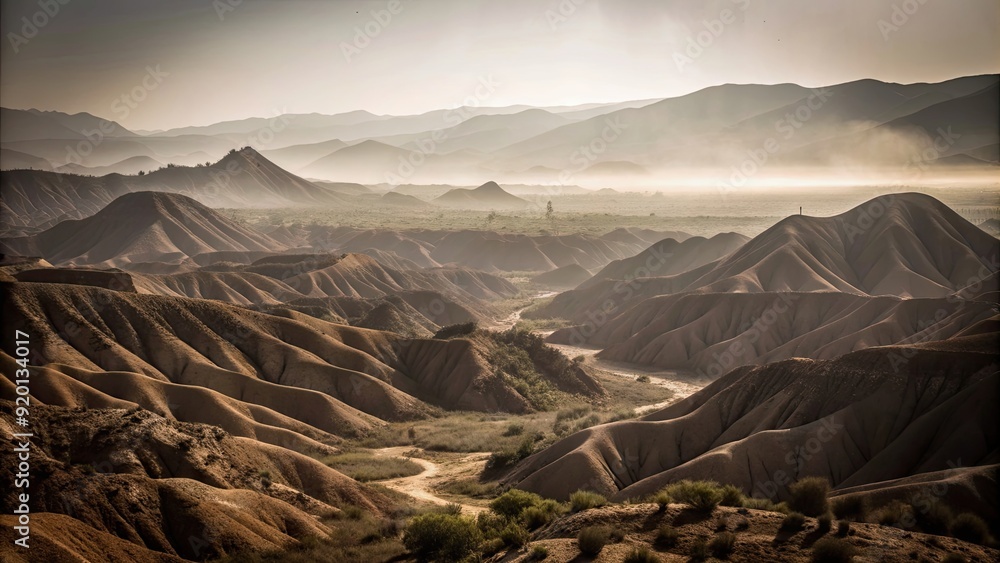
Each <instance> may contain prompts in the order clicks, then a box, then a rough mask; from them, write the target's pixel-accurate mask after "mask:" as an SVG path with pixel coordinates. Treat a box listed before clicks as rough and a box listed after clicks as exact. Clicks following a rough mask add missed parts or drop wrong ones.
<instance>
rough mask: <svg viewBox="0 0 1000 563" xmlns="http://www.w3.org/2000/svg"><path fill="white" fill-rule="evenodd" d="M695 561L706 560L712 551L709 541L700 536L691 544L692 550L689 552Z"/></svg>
mask: <svg viewBox="0 0 1000 563" xmlns="http://www.w3.org/2000/svg"><path fill="white" fill-rule="evenodd" d="M688 555H690V556H691V559H692V560H693V561H704V560H706V559H708V556H709V555H711V551H709V549H708V542H706V541H705V539H704V538H699V539H697V540H695V542H694V543H693V544H691V551H689V552H688Z"/></svg>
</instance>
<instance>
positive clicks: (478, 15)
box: [0, 0, 1000, 129]
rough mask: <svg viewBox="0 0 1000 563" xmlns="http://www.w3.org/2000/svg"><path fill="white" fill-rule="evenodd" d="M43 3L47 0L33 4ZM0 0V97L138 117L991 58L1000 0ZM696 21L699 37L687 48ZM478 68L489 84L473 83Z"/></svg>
mask: <svg viewBox="0 0 1000 563" xmlns="http://www.w3.org/2000/svg"><path fill="white" fill-rule="evenodd" d="M63 2H65V3H66V4H65V5H62V3H63ZM47 5H48V6H50V7H49V10H50V11H54V9H53V8H52V7H51V5H56V6H58V12H57V13H55V15H52V16H50V15H49V14H47V13H45V12H44V10H43V6H47ZM0 6H2V8H0V9H2V16H3V21H2V28H3V34H4V42H3V47H2V51H0V52H2V80H0V104H2V105H3V106H4V107H14V108H29V107H34V108H39V109H56V110H60V111H65V112H69V113H75V112H79V111H87V112H90V113H93V114H95V115H99V116H102V117H107V118H112V119H118V120H119V121H121V122H122V123H123V125H125V126H126V127H129V128H132V129H154V128H169V127H178V126H183V125H192V124H198V125H200V124H207V123H213V122H217V121H223V120H228V119H239V118H243V117H248V116H273V115H275V114H277V113H281V112H293V113H305V112H321V113H338V112H343V111H350V110H354V109H366V110H369V111H372V112H375V113H387V114H410V113H420V112H423V111H428V110H431V109H439V108H445V107H455V106H457V105H460V104H462V103H463V102H465V101H469V100H470V99H472V100H475V96H476V95H477V92H478V94H479V95H480V99H478V100H476V101H477V102H478V103H480V104H481V105H489V106H502V105H510V104H522V103H523V104H532V105H541V106H544V105H563V104H578V103H586V102H597V101H621V100H630V99H645V98H659V97H668V96H675V95H680V94H685V93H688V92H691V91H694V90H697V89H700V88H703V87H705V86H710V85H715V84H722V83H727V82H735V83H748V82H755V83H779V82H796V83H799V84H803V85H807V86H820V85H826V84H834V83H839V82H846V81H850V80H855V79H859V78H865V77H872V78H878V79H882V80H889V81H895V82H919V81H939V80H945V79H948V78H953V77H956V76H962V75H968V74H985V73H997V72H1000V33H998V31H1000V2H997V0H767V1H765V0H707V1H706V0H701V1H695V0H684V1H681V0H503V1H500V0H492V1H485V0H449V1H445V0H401V1H399V2H398V3H397V2H390V1H389V0H375V1H350V0H344V1H325V2H321V1H318V0H317V1H289V0H284V1H281V2H277V1H270V2H268V1H261V0H214V1H213V0H200V1H196V0H172V1H170V2H165V1H163V2H151V1H145V0H104V1H100V2H97V1H90V0H41V1H39V0H24V1H21V0H13V1H11V0H3V2H2V5H0ZM894 6H896V8H895V10H894ZM390 8H395V10H394V11H395V12H396V13H395V14H392V13H391V12H390V11H389V9H390ZM373 11H374V12H376V13H380V16H379V17H376V16H374V15H373ZM907 12H910V13H907ZM894 14H895V16H894ZM387 16H389V17H387ZM23 18H27V20H28V21H29V22H30V21H32V20H34V22H36V23H35V24H26V23H25V20H24V19H23ZM378 20H381V21H382V22H383V23H380V22H379V21H378ZM706 22H707V23H706ZM713 22H714V23H713ZM880 22H881V23H880ZM38 23H41V24H42V25H38V26H37V29H36V27H35V26H36V24H38ZM366 29H367V32H366V31H365V30H366ZM357 30H360V32H359V31H357ZM699 39H700V43H701V45H700V46H699V47H698V48H700V52H699V50H698V48H694V47H691V44H692V42H694V43H698V42H699V41H698V40H699ZM147 69H153V70H154V71H155V72H154V73H153V76H147V75H148V73H149V71H148V70H147ZM157 69H158V70H157ZM482 82H491V83H492V84H493V85H494V87H493V88H491V89H490V90H492V91H488V90H487V89H486V88H483V87H479V88H478V90H477V86H479V85H480V84H481V83H482ZM144 83H145V87H143V86H142V85H143V84H144ZM133 94H134V98H132V96H133ZM123 95H124V96H127V97H128V98H127V99H126V100H122V99H121V98H122V96H123ZM139 98H142V100H141V101H138V99H139ZM116 100H118V102H116ZM125 103H128V104H129V106H130V107H129V110H128V111H127V112H123V111H122V108H123V107H124V105H123V104H125ZM116 104H117V105H116ZM131 106H134V107H131Z"/></svg>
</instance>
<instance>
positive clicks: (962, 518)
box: [951, 512, 990, 545]
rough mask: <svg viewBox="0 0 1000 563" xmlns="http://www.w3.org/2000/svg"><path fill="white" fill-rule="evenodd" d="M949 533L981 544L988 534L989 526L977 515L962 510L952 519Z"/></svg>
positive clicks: (963, 539)
mask: <svg viewBox="0 0 1000 563" xmlns="http://www.w3.org/2000/svg"><path fill="white" fill-rule="evenodd" d="M951 535H953V536H955V537H956V538H958V539H960V540H962V541H967V542H970V543H978V544H980V545H982V544H983V543H985V542H986V539H987V538H989V536H990V528H989V526H987V525H986V522H985V521H983V519H982V518H980V517H979V516H976V515H975V514H972V513H971V512H963V513H962V514H959V515H958V516H956V517H955V520H954V521H952V523H951Z"/></svg>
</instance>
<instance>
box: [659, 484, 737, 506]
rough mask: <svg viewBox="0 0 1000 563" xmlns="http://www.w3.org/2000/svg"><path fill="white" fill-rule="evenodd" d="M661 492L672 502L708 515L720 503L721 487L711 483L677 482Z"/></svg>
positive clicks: (721, 496)
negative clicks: (685, 505)
mask: <svg viewBox="0 0 1000 563" xmlns="http://www.w3.org/2000/svg"><path fill="white" fill-rule="evenodd" d="M663 492H665V493H666V494H667V496H669V497H670V498H671V499H672V500H674V501H676V502H679V503H683V504H687V505H688V506H690V507H691V509H692V510H695V511H698V512H704V513H709V512H712V511H713V510H715V508H716V507H717V506H719V503H720V502H722V498H723V494H722V487H720V486H719V484H718V483H715V482H713V481H678V482H676V483H671V484H670V485H668V486H667V487H666V488H665V489H663Z"/></svg>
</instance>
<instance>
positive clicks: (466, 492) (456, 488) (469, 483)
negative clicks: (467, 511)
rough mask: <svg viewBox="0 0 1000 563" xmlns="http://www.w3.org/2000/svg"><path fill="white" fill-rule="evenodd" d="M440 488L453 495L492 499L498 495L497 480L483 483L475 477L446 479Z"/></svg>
mask: <svg viewBox="0 0 1000 563" xmlns="http://www.w3.org/2000/svg"><path fill="white" fill-rule="evenodd" d="M438 490H439V491H441V492H444V493H448V494H452V495H458V496H463V497H471V498H480V499H490V498H495V497H496V496H497V484H496V483H495V482H489V483H481V482H479V480H478V479H475V478H465V479H454V480H451V481H446V482H444V483H442V484H441V485H439V486H438Z"/></svg>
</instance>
